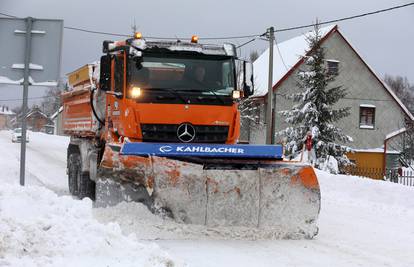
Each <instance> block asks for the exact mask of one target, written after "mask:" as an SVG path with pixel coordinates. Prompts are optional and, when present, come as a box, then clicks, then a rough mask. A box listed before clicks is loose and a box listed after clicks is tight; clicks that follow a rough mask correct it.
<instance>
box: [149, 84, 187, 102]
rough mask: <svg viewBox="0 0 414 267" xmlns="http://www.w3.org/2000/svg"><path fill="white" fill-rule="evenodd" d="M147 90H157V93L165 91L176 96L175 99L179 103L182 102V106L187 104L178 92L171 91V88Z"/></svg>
mask: <svg viewBox="0 0 414 267" xmlns="http://www.w3.org/2000/svg"><path fill="white" fill-rule="evenodd" d="M147 90H150V91H151V90H157V91H167V92H169V93H170V94H172V95H174V96H176V97H177V98H179V99H180V100H181V101H183V103H184V104H188V100H186V99H185V98H184V97H182V96H181V94H180V93H179V92H177V91H176V90H174V89H172V88H148V89H147Z"/></svg>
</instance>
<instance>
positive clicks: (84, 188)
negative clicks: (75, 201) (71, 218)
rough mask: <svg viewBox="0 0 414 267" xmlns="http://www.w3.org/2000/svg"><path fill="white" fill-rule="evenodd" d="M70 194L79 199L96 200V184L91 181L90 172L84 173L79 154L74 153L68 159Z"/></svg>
mask: <svg viewBox="0 0 414 267" xmlns="http://www.w3.org/2000/svg"><path fill="white" fill-rule="evenodd" d="M68 169H69V173H68V184H69V192H70V193H71V194H72V195H73V196H77V197H78V198H79V199H83V198H85V197H88V198H90V199H92V200H95V182H94V181H92V180H91V179H89V173H88V172H82V159H81V156H80V154H79V152H77V151H76V152H73V153H71V154H70V155H69V158H68Z"/></svg>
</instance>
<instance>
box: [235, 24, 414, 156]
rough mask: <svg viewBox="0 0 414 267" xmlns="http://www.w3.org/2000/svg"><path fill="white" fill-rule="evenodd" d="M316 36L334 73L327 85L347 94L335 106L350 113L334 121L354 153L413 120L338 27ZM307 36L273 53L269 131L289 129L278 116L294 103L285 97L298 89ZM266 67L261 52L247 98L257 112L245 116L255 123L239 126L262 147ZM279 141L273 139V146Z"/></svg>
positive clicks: (375, 144)
mask: <svg viewBox="0 0 414 267" xmlns="http://www.w3.org/2000/svg"><path fill="white" fill-rule="evenodd" d="M320 32H321V35H322V38H321V45H322V47H324V50H325V60H326V66H327V68H328V69H329V71H330V72H334V73H337V76H336V78H335V81H333V82H332V84H330V86H332V87H334V86H338V85H340V86H343V87H344V88H346V89H347V92H348V94H347V96H346V97H345V98H343V99H341V100H340V101H339V102H338V103H337V105H338V107H350V108H351V110H350V112H351V115H349V116H348V117H346V118H343V119H342V120H341V121H339V122H337V126H338V127H340V128H342V129H343V131H344V132H345V133H346V134H347V135H349V136H351V137H352V138H353V140H354V141H353V142H352V143H350V144H349V145H350V146H351V147H353V148H355V149H374V148H379V147H382V146H383V144H384V140H385V139H386V136H387V135H389V134H390V133H392V132H395V131H398V130H400V129H402V128H404V126H405V122H406V121H407V120H409V121H414V117H413V115H412V114H411V113H410V111H409V110H408V109H407V107H405V106H404V104H403V103H402V102H401V101H400V99H398V97H397V96H396V95H395V94H394V93H393V92H392V90H391V89H390V88H389V87H388V85H387V84H385V83H384V82H383V81H382V79H381V78H380V77H379V76H378V75H377V74H376V73H375V72H374V70H373V69H372V68H371V67H370V66H369V65H368V64H367V63H366V62H365V61H364V59H363V58H362V57H361V56H360V54H359V53H358V52H357V51H356V49H355V48H354V47H353V46H352V45H351V43H350V42H349V41H348V40H347V39H346V38H345V36H344V35H343V34H342V33H341V31H340V30H339V27H338V26H337V25H334V26H328V27H324V28H321V29H320ZM310 34H312V32H308V33H305V34H302V35H300V36H297V37H295V38H292V39H290V40H287V41H284V42H281V43H279V44H277V45H275V47H274V49H273V51H274V57H273V66H274V70H273V100H274V103H273V104H274V105H273V106H274V111H273V132H278V131H281V130H283V129H285V128H286V127H288V124H287V123H286V122H285V121H284V117H282V116H281V115H280V113H279V112H280V111H282V110H289V109H291V107H292V106H293V105H294V103H293V102H292V101H291V100H290V99H287V98H286V96H287V95H290V94H292V93H294V92H298V90H299V88H298V86H297V82H298V78H297V73H298V71H299V70H303V69H304V68H305V64H304V56H306V55H305V54H306V51H307V50H308V43H307V36H309V35H310ZM384 64H385V63H384ZM268 65H269V50H266V51H265V52H264V53H262V54H261V55H260V56H259V58H258V59H257V60H256V61H255V62H254V70H255V77H254V79H255V93H254V95H253V96H252V97H253V100H254V102H255V104H256V105H257V106H258V107H259V108H257V109H253V110H254V111H253V112H255V114H250V115H254V116H255V117H256V118H257V121H256V122H253V121H251V120H244V121H243V122H242V125H243V126H242V139H244V140H248V141H249V142H250V143H253V144H263V143H265V140H266V136H265V134H266V125H265V122H266V119H265V111H266V104H267V103H266V102H267V92H268V88H267V84H268ZM280 141H281V140H280V139H278V137H276V138H275V142H276V143H277V142H280Z"/></svg>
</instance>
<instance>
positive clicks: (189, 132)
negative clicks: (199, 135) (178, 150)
mask: <svg viewBox="0 0 414 267" xmlns="http://www.w3.org/2000/svg"><path fill="white" fill-rule="evenodd" d="M195 135H196V132H195V129H194V126H193V125H191V124H189V123H183V124H180V126H178V128H177V137H178V139H179V140H180V141H181V142H184V143H189V142H191V141H193V140H194V137H195Z"/></svg>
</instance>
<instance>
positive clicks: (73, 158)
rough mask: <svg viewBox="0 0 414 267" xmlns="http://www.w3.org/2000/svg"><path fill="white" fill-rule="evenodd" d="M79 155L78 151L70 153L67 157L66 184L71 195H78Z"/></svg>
mask: <svg viewBox="0 0 414 267" xmlns="http://www.w3.org/2000/svg"><path fill="white" fill-rule="evenodd" d="M80 164H81V161H80V155H79V154H78V153H71V154H70V155H69V157H68V186H69V192H70V194H71V195H72V196H78V195H79V190H78V177H79V176H80V174H79V173H80V171H81V166H80Z"/></svg>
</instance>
